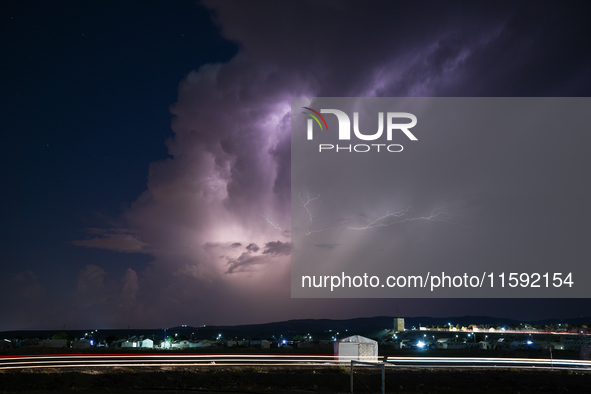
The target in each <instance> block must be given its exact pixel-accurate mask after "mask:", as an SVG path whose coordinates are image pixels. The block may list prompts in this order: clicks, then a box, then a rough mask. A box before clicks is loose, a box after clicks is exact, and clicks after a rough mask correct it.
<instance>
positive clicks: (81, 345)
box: [72, 338, 92, 349]
mask: <svg viewBox="0 0 591 394" xmlns="http://www.w3.org/2000/svg"><path fill="white" fill-rule="evenodd" d="M91 346H92V345H91V344H90V341H89V340H88V339H84V338H83V339H79V340H76V341H73V342H72V348H73V349H88V348H90V347H91Z"/></svg>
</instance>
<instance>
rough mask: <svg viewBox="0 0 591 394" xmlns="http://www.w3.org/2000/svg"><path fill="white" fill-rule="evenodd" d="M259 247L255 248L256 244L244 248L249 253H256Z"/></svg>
mask: <svg viewBox="0 0 591 394" xmlns="http://www.w3.org/2000/svg"><path fill="white" fill-rule="evenodd" d="M259 249H260V248H259V247H258V246H257V244H253V243H251V244H248V246H247V247H246V250H248V251H251V252H258V251H259Z"/></svg>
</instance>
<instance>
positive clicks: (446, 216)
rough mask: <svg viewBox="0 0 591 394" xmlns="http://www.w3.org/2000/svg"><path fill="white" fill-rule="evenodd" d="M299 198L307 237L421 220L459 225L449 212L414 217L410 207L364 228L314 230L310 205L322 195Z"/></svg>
mask: <svg viewBox="0 0 591 394" xmlns="http://www.w3.org/2000/svg"><path fill="white" fill-rule="evenodd" d="M298 198H299V199H300V201H301V203H302V206H303V207H304V209H305V210H306V213H307V216H308V225H307V226H301V227H302V230H301V231H303V233H304V234H305V235H310V234H314V233H319V232H323V231H328V230H333V229H346V230H356V231H363V230H370V229H373V228H378V227H389V226H392V225H395V224H400V223H405V222H414V221H419V220H424V221H429V222H445V223H450V224H457V223H454V222H453V221H452V218H453V217H452V215H451V214H450V213H448V212H445V211H443V210H442V209H441V208H435V209H434V210H433V211H432V212H431V213H430V214H429V215H427V216H418V217H414V216H412V215H411V211H412V207H408V208H406V209H403V210H401V211H397V212H390V211H386V214H385V215H383V216H380V217H379V218H377V219H375V220H373V221H372V222H371V223H369V224H367V225H364V226H354V225H351V224H348V223H347V222H349V223H350V221H345V223H340V224H337V225H334V226H331V227H326V228H321V229H315V230H312V225H313V224H314V215H312V211H311V205H310V204H312V203H313V202H314V201H317V200H319V199H320V194H319V195H318V196H316V197H310V195H309V194H307V196H306V197H302V193H300V194H298ZM317 204H320V202H317ZM266 219H267V221H268V222H269V223H271V224H273V223H272V222H271V221H270V220H269V219H268V218H266ZM292 220H293V218H292ZM276 228H278V227H276Z"/></svg>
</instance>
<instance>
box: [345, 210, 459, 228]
mask: <svg viewBox="0 0 591 394" xmlns="http://www.w3.org/2000/svg"><path fill="white" fill-rule="evenodd" d="M410 209H411V207H408V208H406V209H404V210H402V211H398V212H393V213H390V212H386V214H385V215H384V216H382V217H379V218H377V219H376V220H374V221H373V222H371V223H369V224H368V225H366V226H362V227H352V226H347V228H348V229H349V230H368V229H371V228H376V227H388V226H392V225H394V224H398V223H404V222H413V221H417V220H426V221H430V222H446V223H452V222H451V221H450V219H451V218H452V216H451V214H449V213H447V212H444V211H441V210H440V208H436V209H434V210H433V211H432V212H431V214H430V215H429V216H420V217H406V215H407V214H408V212H409V211H410Z"/></svg>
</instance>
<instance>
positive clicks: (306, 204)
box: [298, 193, 320, 225]
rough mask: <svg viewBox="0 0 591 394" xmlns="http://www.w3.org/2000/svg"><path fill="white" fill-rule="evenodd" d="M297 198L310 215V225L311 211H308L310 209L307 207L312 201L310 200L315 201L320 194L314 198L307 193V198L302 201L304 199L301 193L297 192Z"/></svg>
mask: <svg viewBox="0 0 591 394" xmlns="http://www.w3.org/2000/svg"><path fill="white" fill-rule="evenodd" d="M298 198H299V199H300V201H301V202H302V204H303V205H304V209H305V210H306V212H308V216H309V217H310V225H311V224H312V213H311V212H310V210H309V209H308V205H309V204H310V203H311V202H312V201H316V200H318V199H319V198H320V194H319V195H318V196H317V197H314V198H310V194H309V193H308V199H307V200H306V201H305V202H304V199H303V198H302V193H300V194H298Z"/></svg>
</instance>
